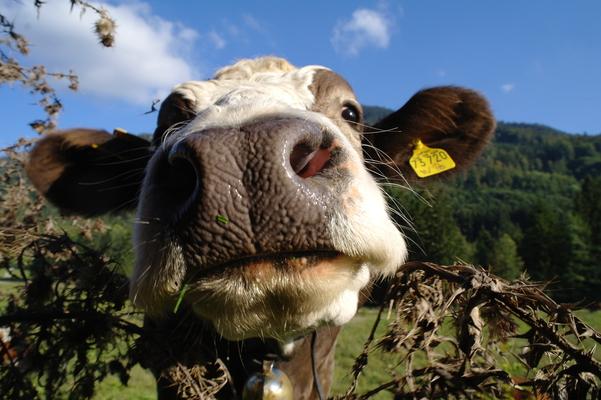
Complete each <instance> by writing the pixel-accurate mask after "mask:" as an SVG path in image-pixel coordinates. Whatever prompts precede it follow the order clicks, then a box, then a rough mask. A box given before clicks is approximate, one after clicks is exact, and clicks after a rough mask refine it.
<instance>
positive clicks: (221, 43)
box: [207, 31, 227, 50]
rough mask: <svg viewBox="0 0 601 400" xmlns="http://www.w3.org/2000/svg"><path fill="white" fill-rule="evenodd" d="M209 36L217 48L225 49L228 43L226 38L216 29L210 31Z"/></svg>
mask: <svg viewBox="0 0 601 400" xmlns="http://www.w3.org/2000/svg"><path fill="white" fill-rule="evenodd" d="M207 36H208V38H209V41H210V42H211V43H213V46H215V48H216V49H218V50H221V49H223V48H224V47H225V45H226V43H227V42H226V41H225V39H224V38H223V37H222V36H221V35H220V34H218V33H217V32H215V31H210V32H209V33H208V34H207Z"/></svg>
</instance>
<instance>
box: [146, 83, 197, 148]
mask: <svg viewBox="0 0 601 400" xmlns="http://www.w3.org/2000/svg"><path fill="white" fill-rule="evenodd" d="M195 115H196V112H195V111H194V105H193V104H192V101H190V100H188V99H186V98H184V97H183V96H182V95H181V94H179V93H175V92H173V93H171V94H170V95H169V96H167V98H166V99H165V100H164V101H163V103H162V104H161V109H160V111H159V116H158V118H157V127H156V129H155V130H154V135H153V136H152V144H154V145H155V146H156V145H158V144H159V143H161V140H163V137H164V136H165V132H167V131H168V130H169V129H170V128H173V127H175V126H177V124H179V123H182V122H185V121H189V120H191V119H192V118H194V116H195Z"/></svg>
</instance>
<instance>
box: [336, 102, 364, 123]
mask: <svg viewBox="0 0 601 400" xmlns="http://www.w3.org/2000/svg"><path fill="white" fill-rule="evenodd" d="M340 115H341V116H342V118H343V119H344V120H345V121H348V122H354V123H357V122H359V121H360V120H361V113H360V112H359V110H358V109H357V107H355V106H353V105H350V104H349V105H345V106H344V108H343V109H342V113H341V114H340Z"/></svg>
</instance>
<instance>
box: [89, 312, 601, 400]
mask: <svg viewBox="0 0 601 400" xmlns="http://www.w3.org/2000/svg"><path fill="white" fill-rule="evenodd" d="M376 314H377V310H376V309H368V308H363V309H361V310H359V313H358V315H357V316H356V317H355V318H354V319H353V320H352V321H351V322H350V323H348V324H347V325H346V326H345V327H344V328H343V330H342V334H341V335H340V337H339V340H338V347H337V352H336V371H335V382H334V387H333V394H342V393H344V392H345V391H346V389H347V388H348V386H349V384H350V380H351V379H350V371H351V368H352V366H353V363H354V361H355V357H356V356H357V355H358V354H359V353H360V352H361V350H362V348H363V343H364V342H365V340H366V338H367V337H368V335H369V332H370V330H371V327H372V325H373V321H374V318H375V317H376ZM576 314H577V315H578V316H579V317H581V318H582V319H583V320H584V321H586V322H588V323H589V324H591V325H592V326H593V328H595V329H597V330H601V311H584V310H583V311H579V312H577V313H576ZM386 325H387V323H386V321H385V320H384V321H382V322H381V323H380V326H379V329H378V333H379V334H380V335H381V334H383V333H384V331H385V327H386ZM521 331H522V330H521ZM506 345H507V346H509V347H513V348H515V349H516V351H519V347H520V343H519V342H518V341H515V340H512V341H509V342H508V343H507V344H506ZM597 356H599V352H598V354H597ZM395 362H396V358H395V357H394V356H391V355H386V354H381V353H379V352H374V353H371V355H370V357H369V364H368V366H367V367H366V368H365V369H364V372H363V374H362V375H361V377H360V379H359V385H358V391H359V393H361V392H365V391H367V390H368V389H373V388H375V387H376V386H378V385H379V384H381V383H384V382H386V381H388V380H390V375H389V373H388V370H389V367H391V366H393V365H394V364H395ZM500 364H502V365H501V366H503V367H504V368H506V369H509V370H510V371H514V372H515V373H519V372H520V370H521V366H520V365H519V363H518V362H517V361H515V360H510V359H504V360H500ZM155 398H156V393H155V383H154V379H153V377H152V375H151V374H150V372H148V371H145V370H143V369H142V368H140V367H139V366H136V367H135V368H134V369H133V370H132V376H131V379H130V382H129V385H128V386H127V387H124V386H122V385H121V383H120V382H119V380H118V379H117V378H116V377H113V376H111V377H109V378H108V379H106V380H105V381H104V382H102V383H101V384H100V387H99V389H98V391H97V394H96V396H95V398H94V399H95V400H118V399H131V400H152V399H155ZM391 398H392V396H391V395H390V394H387V393H380V394H379V395H378V396H377V397H375V399H391Z"/></svg>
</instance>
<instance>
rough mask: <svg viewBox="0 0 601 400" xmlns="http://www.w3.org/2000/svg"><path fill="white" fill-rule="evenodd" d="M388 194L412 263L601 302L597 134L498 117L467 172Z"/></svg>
mask: <svg viewBox="0 0 601 400" xmlns="http://www.w3.org/2000/svg"><path fill="white" fill-rule="evenodd" d="M384 110H385V109H382V108H380V107H377V108H375V109H374V110H373V111H375V112H374V114H375V115H381V114H382V113H383V112H384ZM366 114H367V116H368V117H369V118H373V117H372V108H371V107H367V108H366ZM374 119H376V118H374ZM387 193H388V194H389V195H390V196H389V198H390V201H391V206H392V207H394V208H397V209H399V211H400V213H401V214H402V215H403V217H401V216H400V215H397V216H396V218H397V222H398V224H399V226H401V228H402V229H403V231H404V233H405V234H406V235H407V236H408V238H409V243H408V244H409V248H410V258H411V259H413V260H423V261H432V262H436V263H442V264H445V263H452V262H454V261H458V260H463V261H467V262H471V263H474V264H478V265H481V266H483V267H485V268H490V269H491V270H492V272H494V273H496V274H498V275H500V276H502V277H505V278H509V279H513V278H517V277H518V276H520V274H522V273H527V274H528V275H529V276H530V277H531V278H532V279H533V280H535V281H542V282H549V288H548V291H549V293H550V294H551V295H552V296H553V297H555V298H556V299H557V300H560V301H564V302H579V303H581V304H584V305H588V306H591V307H595V306H596V304H597V303H599V302H601V265H599V260H600V259H601V135H594V136H593V135H591V136H587V135H571V134H566V133H563V132H560V131H557V130H555V129H552V128H549V127H546V126H542V125H536V124H515V123H499V124H498V127H497V130H496V134H495V138H494V140H493V142H492V143H491V145H490V146H489V147H488V148H487V149H486V150H485V151H484V154H483V155H482V157H481V159H480V160H479V161H478V162H477V163H476V165H475V166H474V167H473V168H471V169H470V170H469V171H467V172H464V173H462V174H460V175H459V176H457V177H455V178H454V179H452V180H451V181H444V182H441V181H438V182H434V183H433V184H428V185H427V186H426V185H422V184H420V183H419V182H418V183H415V184H414V185H413V191H409V190H406V188H401V187H395V186H393V185H387Z"/></svg>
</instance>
